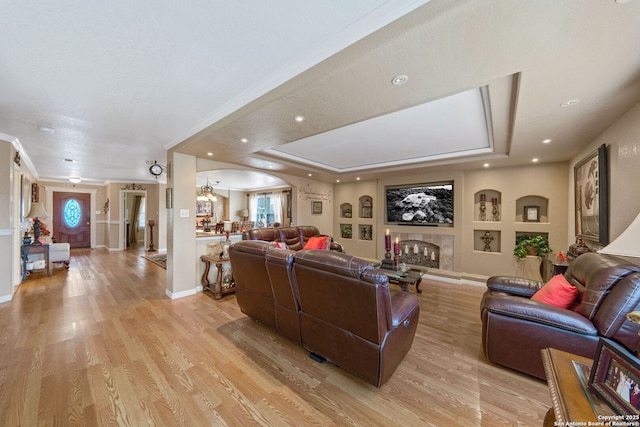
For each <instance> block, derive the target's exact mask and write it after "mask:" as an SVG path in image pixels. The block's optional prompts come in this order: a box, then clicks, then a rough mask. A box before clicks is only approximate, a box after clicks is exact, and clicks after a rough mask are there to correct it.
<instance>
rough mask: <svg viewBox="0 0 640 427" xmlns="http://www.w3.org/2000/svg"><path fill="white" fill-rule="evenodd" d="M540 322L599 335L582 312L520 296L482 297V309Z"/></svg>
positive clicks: (495, 295) (496, 295)
mask: <svg viewBox="0 0 640 427" xmlns="http://www.w3.org/2000/svg"><path fill="white" fill-rule="evenodd" d="M485 310H488V311H490V312H492V313H496V314H501V315H503V316H508V317H514V318H518V319H523V320H527V321H530V322H533V323H540V324H543V325H546V326H551V327H554V328H558V329H564V330H567V331H571V332H575V333H579V334H587V335H598V330H597V329H596V328H595V326H593V324H592V323H591V322H590V321H589V319H587V318H586V317H584V316H583V315H581V314H578V313H576V312H574V311H571V310H567V309H564V308H558V307H554V306H552V305H549V304H545V303H542V302H538V301H532V300H530V299H528V298H522V297H519V296H513V295H505V294H492V293H487V294H485V295H484V297H483V298H482V311H485Z"/></svg>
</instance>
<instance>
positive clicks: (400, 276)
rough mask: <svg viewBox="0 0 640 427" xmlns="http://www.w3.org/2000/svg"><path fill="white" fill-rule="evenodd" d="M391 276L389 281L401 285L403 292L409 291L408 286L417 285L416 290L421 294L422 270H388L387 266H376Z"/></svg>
mask: <svg viewBox="0 0 640 427" xmlns="http://www.w3.org/2000/svg"><path fill="white" fill-rule="evenodd" d="M376 270H378V271H380V272H382V273H384V274H385V275H386V276H387V277H388V278H389V283H393V284H394V285H398V286H400V288H401V289H402V291H403V292H407V288H408V286H415V287H416V292H417V293H419V294H421V293H422V289H420V282H422V272H421V271H420V270H416V269H410V270H406V271H396V270H387V269H386V268H376Z"/></svg>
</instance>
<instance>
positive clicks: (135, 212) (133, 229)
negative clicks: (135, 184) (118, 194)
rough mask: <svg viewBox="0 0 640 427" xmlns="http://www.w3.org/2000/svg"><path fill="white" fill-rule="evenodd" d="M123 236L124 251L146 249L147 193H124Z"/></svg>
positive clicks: (124, 191) (125, 191) (126, 191)
mask: <svg viewBox="0 0 640 427" xmlns="http://www.w3.org/2000/svg"><path fill="white" fill-rule="evenodd" d="M122 193H123V194H122V201H123V202H122V206H123V213H122V218H123V222H124V224H123V227H122V231H123V234H122V236H121V242H122V243H121V245H120V247H121V248H122V249H135V250H144V249H145V248H146V237H147V236H146V234H147V233H146V230H147V226H146V222H147V192H146V191H129V190H123V191H122Z"/></svg>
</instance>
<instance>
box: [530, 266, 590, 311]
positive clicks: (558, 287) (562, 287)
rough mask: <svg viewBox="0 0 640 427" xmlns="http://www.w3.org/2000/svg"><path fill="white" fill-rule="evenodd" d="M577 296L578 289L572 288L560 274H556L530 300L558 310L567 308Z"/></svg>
mask: <svg viewBox="0 0 640 427" xmlns="http://www.w3.org/2000/svg"><path fill="white" fill-rule="evenodd" d="M577 296H578V288H576V287H575V286H572V285H571V284H570V283H569V282H568V281H567V279H565V277H564V276H563V275H562V274H556V275H555V276H553V277H552V278H551V280H549V281H548V282H547V283H546V284H545V285H544V286H543V287H542V288H540V290H539V291H537V292H536V293H535V294H533V296H532V297H531V299H532V300H533V301H539V302H543V303H545V304H549V305H552V306H554V307H559V308H569V307H571V306H572V305H573V303H574V301H575V300H576V297H577Z"/></svg>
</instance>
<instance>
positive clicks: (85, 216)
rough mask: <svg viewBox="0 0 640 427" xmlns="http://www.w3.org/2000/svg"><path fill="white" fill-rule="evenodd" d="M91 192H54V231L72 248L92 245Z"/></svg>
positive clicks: (60, 240)
mask: <svg viewBox="0 0 640 427" xmlns="http://www.w3.org/2000/svg"><path fill="white" fill-rule="evenodd" d="M90 207H91V194H89V193H64V192H59V191H55V192H54V193H53V232H54V234H55V236H56V241H57V242H58V243H69V245H70V246H71V249H74V248H90V247H91V213H90V212H91V211H90Z"/></svg>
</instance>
